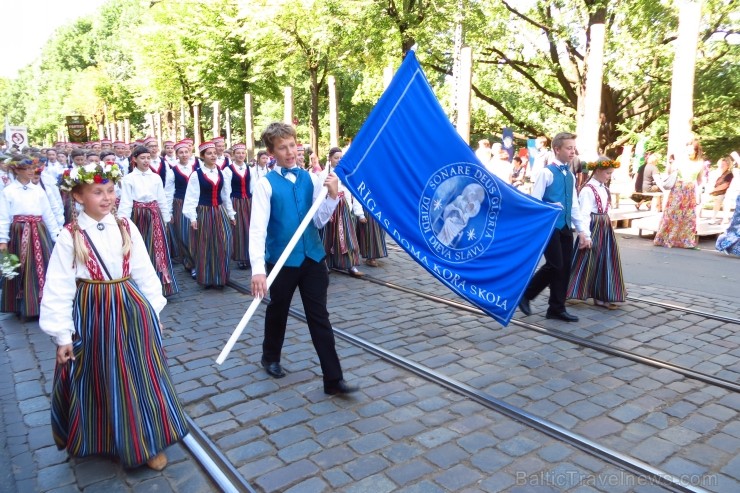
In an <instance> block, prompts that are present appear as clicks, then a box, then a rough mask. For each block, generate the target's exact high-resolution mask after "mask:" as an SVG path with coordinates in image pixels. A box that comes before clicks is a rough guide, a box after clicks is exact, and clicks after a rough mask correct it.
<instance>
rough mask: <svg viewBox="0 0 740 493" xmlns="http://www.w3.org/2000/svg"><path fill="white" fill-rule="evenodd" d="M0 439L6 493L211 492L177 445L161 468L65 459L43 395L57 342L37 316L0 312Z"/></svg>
mask: <svg viewBox="0 0 740 493" xmlns="http://www.w3.org/2000/svg"><path fill="white" fill-rule="evenodd" d="M0 342H1V343H2V346H1V347H2V349H3V351H2V353H1V354H0V395H2V405H1V406H0V409H1V411H0V445H3V447H2V452H0V453H1V454H2V457H1V459H2V465H0V472H1V473H2V479H3V480H2V482H0V491H2V492H9V493H15V492H18V493H30V492H53V493H73V492H79V491H84V492H85V493H114V492H116V493H117V492H137V493H139V492H142V493H143V492H150V491H157V492H170V491H171V492H183V493H184V492H192V493H207V492H211V491H216V488H215V486H214V485H213V484H212V483H211V482H210V478H208V476H207V475H206V474H205V473H203V472H202V471H201V469H200V467H199V466H198V464H197V462H195V461H194V460H193V459H192V458H191V456H190V455H189V454H188V453H187V450H186V449H185V448H184V447H183V446H182V445H180V444H176V445H173V446H172V447H169V448H168V449H167V457H168V459H169V462H170V463H169V465H168V466H167V468H166V469H165V470H164V471H162V472H156V471H153V470H151V469H149V468H148V467H146V466H143V467H139V468H136V469H132V470H126V469H123V468H122V467H121V466H120V465H118V464H117V463H115V462H113V461H111V460H108V459H105V458H99V457H91V458H85V459H69V458H68V456H67V453H66V452H64V451H59V450H57V447H56V445H54V440H53V438H52V435H51V424H50V410H49V394H50V391H51V383H52V378H53V376H54V360H55V354H56V346H55V345H54V344H53V342H52V341H51V339H50V338H49V337H48V336H47V335H46V334H44V333H43V332H41V330H40V329H39V327H38V322H36V321H31V322H28V323H21V322H20V321H18V319H16V317H15V316H13V315H11V314H0Z"/></svg>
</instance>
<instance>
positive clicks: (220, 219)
mask: <svg viewBox="0 0 740 493" xmlns="http://www.w3.org/2000/svg"><path fill="white" fill-rule="evenodd" d="M196 212H197V214H198V229H197V230H192V229H191V230H190V252H191V253H192V254H193V257H194V258H195V261H196V265H195V270H196V272H197V276H196V278H195V280H196V281H197V282H198V284H200V285H201V286H225V285H226V283H227V282H228V280H229V259H230V258H231V246H232V243H231V242H232V239H231V222H230V221H229V216H228V215H227V214H226V210H225V209H224V208H223V207H222V206H218V207H212V206H210V205H199V206H198V208H197V209H196Z"/></svg>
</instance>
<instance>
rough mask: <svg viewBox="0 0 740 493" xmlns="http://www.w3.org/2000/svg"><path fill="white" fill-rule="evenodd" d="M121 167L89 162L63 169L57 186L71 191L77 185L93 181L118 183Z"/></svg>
mask: <svg viewBox="0 0 740 493" xmlns="http://www.w3.org/2000/svg"><path fill="white" fill-rule="evenodd" d="M121 177H122V175H121V169H120V168H119V167H118V165H117V164H105V165H103V164H96V163H90V164H86V165H84V166H78V167H76V168H72V169H67V170H64V173H62V176H61V177H60V178H59V188H60V189H61V190H64V191H65V192H71V191H72V189H73V188H74V187H76V186H77V185H83V184H88V185H92V184H93V183H101V184H105V183H108V182H109V181H112V182H113V183H118V182H119V181H120V180H121Z"/></svg>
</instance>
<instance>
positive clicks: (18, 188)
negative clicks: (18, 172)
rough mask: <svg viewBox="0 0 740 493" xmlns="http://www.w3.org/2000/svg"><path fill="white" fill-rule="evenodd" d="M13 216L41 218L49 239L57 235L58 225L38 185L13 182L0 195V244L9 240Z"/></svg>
mask: <svg viewBox="0 0 740 493" xmlns="http://www.w3.org/2000/svg"><path fill="white" fill-rule="evenodd" d="M13 216H41V218H42V219H43V221H44V224H45V225H46V229H48V230H49V234H50V235H51V239H52V240H55V239H56V237H57V235H58V234H59V224H58V223H57V219H56V218H55V217H54V213H53V212H52V210H51V204H50V202H49V197H48V196H47V195H46V192H45V191H44V189H43V188H41V186H40V185H34V184H33V183H30V182H29V183H28V184H27V185H24V184H22V183H21V182H19V181H14V182H13V183H11V184H10V185H8V186H7V187H5V189H4V190H3V192H2V193H0V243H7V242H8V240H9V239H10V223H12V222H13Z"/></svg>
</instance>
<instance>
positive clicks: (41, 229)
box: [0, 216, 54, 317]
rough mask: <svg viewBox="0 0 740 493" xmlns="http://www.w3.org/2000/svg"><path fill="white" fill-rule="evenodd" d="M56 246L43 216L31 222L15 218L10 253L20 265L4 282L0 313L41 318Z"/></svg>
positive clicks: (9, 246)
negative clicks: (45, 289) (44, 291)
mask: <svg viewBox="0 0 740 493" xmlns="http://www.w3.org/2000/svg"><path fill="white" fill-rule="evenodd" d="M24 230H25V235H24ZM53 247H54V245H53V243H52V241H51V235H50V234H49V231H48V230H47V229H46V225H45V224H44V222H43V221H41V218H40V217H38V218H36V219H34V220H32V221H29V222H26V221H24V220H22V219H19V217H18V216H16V217H15V218H14V219H13V222H12V223H11V225H10V241H9V242H8V253H13V254H15V255H17V256H18V259H19V260H20V266H19V267H18V271H17V272H18V275H17V276H15V277H14V278H13V279H7V278H5V277H3V279H2V295H0V312H3V313H17V314H19V315H20V316H22V317H38V316H39V309H40V307H41V296H42V294H43V285H44V281H45V279H46V267H47V266H48V265H49V257H50V256H51V251H52V249H53Z"/></svg>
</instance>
